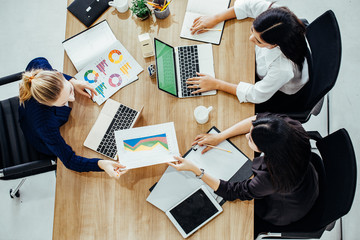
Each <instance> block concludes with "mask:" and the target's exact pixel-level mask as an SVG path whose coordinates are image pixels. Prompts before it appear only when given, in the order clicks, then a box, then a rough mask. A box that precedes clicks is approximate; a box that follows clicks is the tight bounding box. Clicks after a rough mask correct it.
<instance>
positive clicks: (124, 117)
mask: <svg viewBox="0 0 360 240" xmlns="http://www.w3.org/2000/svg"><path fill="white" fill-rule="evenodd" d="M142 109H143V108H141V110H140V111H136V110H134V109H132V108H130V107H128V106H125V105H124V104H121V103H119V102H117V101H114V100H112V99H108V100H107V101H106V102H105V104H104V106H103V108H102V109H101V112H100V114H99V116H98V118H97V119H96V122H95V124H94V126H93V127H92V128H91V130H90V132H89V134H88V136H87V138H86V139H85V142H84V146H85V147H88V148H90V149H92V150H94V151H96V152H98V153H100V154H103V155H105V156H107V157H109V158H112V159H116V158H117V149H116V142H115V133H114V132H115V131H117V130H122V129H128V128H132V127H133V126H134V125H135V123H136V121H137V119H138V118H139V116H140V114H141V111H142Z"/></svg>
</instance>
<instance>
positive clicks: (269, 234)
mask: <svg viewBox="0 0 360 240" xmlns="http://www.w3.org/2000/svg"><path fill="white" fill-rule="evenodd" d="M261 239H281V233H272V232H267V233H260V234H259V235H258V236H257V238H256V240H261Z"/></svg>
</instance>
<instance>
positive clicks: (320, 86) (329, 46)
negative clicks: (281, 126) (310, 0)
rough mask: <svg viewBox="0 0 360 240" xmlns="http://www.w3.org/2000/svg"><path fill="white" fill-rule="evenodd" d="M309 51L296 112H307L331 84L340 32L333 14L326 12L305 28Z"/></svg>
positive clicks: (337, 60) (336, 70) (337, 63)
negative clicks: (307, 67)
mask: <svg viewBox="0 0 360 240" xmlns="http://www.w3.org/2000/svg"><path fill="white" fill-rule="evenodd" d="M306 38H307V40H308V42H309V45H310V49H311V57H309V56H308V57H307V60H308V63H309V64H308V65H309V78H310V80H309V82H308V83H307V84H306V85H305V86H304V87H303V88H302V89H301V90H300V91H301V92H300V94H301V96H302V97H301V98H300V99H302V101H301V103H299V105H298V106H296V109H297V110H300V111H309V112H310V111H311V110H312V109H313V108H314V107H315V105H316V104H317V103H318V102H319V101H320V100H321V99H322V98H323V97H324V96H325V95H326V94H327V93H328V92H329V91H330V90H331V89H332V88H333V86H334V85H335V82H336V79H337V76H338V73H339V69H340V61H341V36H340V29H339V25H338V23H337V20H336V17H335V14H334V12H333V11H331V10H328V11H327V12H325V13H324V14H322V15H321V16H319V17H318V18H317V19H315V20H314V21H313V22H312V23H310V24H309V25H308V26H307V28H306Z"/></svg>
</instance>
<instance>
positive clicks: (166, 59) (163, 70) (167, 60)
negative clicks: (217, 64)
mask: <svg viewBox="0 0 360 240" xmlns="http://www.w3.org/2000/svg"><path fill="white" fill-rule="evenodd" d="M154 46H155V60H156V78H157V83H158V88H159V89H160V90H162V91H165V92H167V93H169V94H171V95H173V96H175V97H178V98H186V97H196V96H206V95H214V94H216V90H212V91H208V92H203V93H196V94H192V93H191V92H193V91H196V90H198V89H197V88H187V86H188V85H187V84H186V81H187V79H188V78H191V77H196V76H197V75H196V72H198V73H206V74H209V75H211V76H213V77H215V71H214V60H213V52H212V45H211V44H199V45H191V46H181V47H172V46H170V45H169V44H167V43H164V42H162V41H160V40H159V39H157V38H154Z"/></svg>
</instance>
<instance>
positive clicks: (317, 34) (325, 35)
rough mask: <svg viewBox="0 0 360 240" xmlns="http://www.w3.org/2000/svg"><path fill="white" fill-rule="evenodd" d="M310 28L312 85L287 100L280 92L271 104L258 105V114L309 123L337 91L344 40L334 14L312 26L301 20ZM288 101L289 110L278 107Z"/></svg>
mask: <svg viewBox="0 0 360 240" xmlns="http://www.w3.org/2000/svg"><path fill="white" fill-rule="evenodd" d="M301 21H302V22H303V23H304V24H305V26H306V38H307V40H308V42H309V45H310V51H311V53H310V52H308V54H307V56H306V59H307V62H308V68H309V81H308V82H307V83H306V84H305V86H304V87H303V88H302V89H301V90H300V91H299V92H297V93H296V94H294V95H290V96H286V97H285V96H284V94H282V93H280V92H278V93H276V94H275V95H274V96H273V97H271V98H270V99H269V100H268V101H266V102H264V103H261V104H257V105H255V111H256V112H266V111H270V112H274V113H283V114H286V115H288V116H290V117H291V118H293V119H296V120H298V121H300V122H301V123H305V122H307V121H308V120H309V119H310V116H311V115H315V116H316V115H318V114H319V113H320V110H321V107H322V104H323V99H324V98H325V96H326V94H327V93H328V92H329V91H330V90H331V89H332V88H333V87H334V85H335V82H336V79H337V76H338V73H339V69H340V61H341V36H340V30H339V26H338V23H337V21H336V17H335V15H334V13H333V12H332V11H331V10H329V11H327V12H325V13H324V14H322V15H321V16H320V17H318V18H317V19H315V20H314V21H313V22H312V23H310V24H308V22H307V21H306V20H304V19H302V20H301ZM286 100H288V103H291V104H288V106H281V105H279V104H278V103H279V102H281V101H286Z"/></svg>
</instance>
